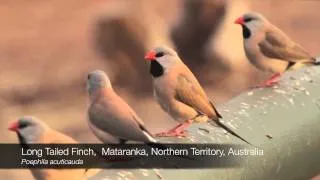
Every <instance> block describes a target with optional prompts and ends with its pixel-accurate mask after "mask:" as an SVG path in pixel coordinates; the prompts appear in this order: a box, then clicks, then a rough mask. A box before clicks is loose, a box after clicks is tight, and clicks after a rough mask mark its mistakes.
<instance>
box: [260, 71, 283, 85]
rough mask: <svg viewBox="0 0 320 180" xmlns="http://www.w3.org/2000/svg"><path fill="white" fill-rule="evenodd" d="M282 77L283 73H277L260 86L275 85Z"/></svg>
mask: <svg viewBox="0 0 320 180" xmlns="http://www.w3.org/2000/svg"><path fill="white" fill-rule="evenodd" d="M280 77H281V73H275V74H273V75H272V76H271V77H270V78H269V79H268V80H267V81H265V82H264V83H263V84H262V85H259V86H258V88H261V87H272V86H273V85H275V84H277V83H278V82H279V80H280Z"/></svg>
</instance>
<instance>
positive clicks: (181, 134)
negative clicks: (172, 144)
mask: <svg viewBox="0 0 320 180" xmlns="http://www.w3.org/2000/svg"><path fill="white" fill-rule="evenodd" d="M155 136H157V137H186V131H171V130H170V131H168V132H161V133H158V134H156V135H155Z"/></svg>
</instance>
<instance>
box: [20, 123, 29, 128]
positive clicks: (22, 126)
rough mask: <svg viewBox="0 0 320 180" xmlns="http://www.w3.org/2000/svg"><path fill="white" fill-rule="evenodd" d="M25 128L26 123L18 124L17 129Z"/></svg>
mask: <svg viewBox="0 0 320 180" xmlns="http://www.w3.org/2000/svg"><path fill="white" fill-rule="evenodd" d="M27 126H28V123H25V122H20V124H19V129H23V128H26V127H27Z"/></svg>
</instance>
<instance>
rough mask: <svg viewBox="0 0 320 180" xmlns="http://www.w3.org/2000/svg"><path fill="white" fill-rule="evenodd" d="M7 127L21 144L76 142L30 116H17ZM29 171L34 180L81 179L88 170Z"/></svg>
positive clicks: (85, 176)
mask: <svg viewBox="0 0 320 180" xmlns="http://www.w3.org/2000/svg"><path fill="white" fill-rule="evenodd" d="M9 129H10V130H11V131H15V132H16V133H17V135H18V137H19V142H20V143H21V144H77V143H78V142H77V141H75V140H74V139H72V138H71V137H69V136H67V135H65V134H62V133H60V132H58V131H55V130H53V129H51V128H50V127H49V126H48V125H47V124H45V123H44V122H43V121H41V120H39V119H37V118H35V117H31V116H24V117H21V118H19V120H18V121H16V122H14V123H12V124H11V126H10V127H9ZM30 171H31V173H32V175H33V177H34V178H35V179H36V180H61V179H68V180H82V179H86V178H87V177H88V176H87V175H88V172H87V171H86V170H85V169H31V170H30ZM94 171H95V170H94ZM91 172H92V171H90V173H91Z"/></svg>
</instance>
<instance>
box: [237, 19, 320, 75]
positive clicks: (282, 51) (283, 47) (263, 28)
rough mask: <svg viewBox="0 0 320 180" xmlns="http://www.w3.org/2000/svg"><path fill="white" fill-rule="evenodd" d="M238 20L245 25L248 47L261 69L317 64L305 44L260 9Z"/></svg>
mask: <svg viewBox="0 0 320 180" xmlns="http://www.w3.org/2000/svg"><path fill="white" fill-rule="evenodd" d="M235 23H237V24H240V25H241V26H242V29H243V37H244V50H245V53H246V55H247V57H248V59H249V61H250V62H251V63H252V64H253V65H254V66H255V67H257V68H258V69H260V70H262V71H267V72H273V73H282V72H284V71H286V70H288V69H295V68H297V67H300V66H302V65H307V64H317V62H316V58H314V57H312V56H311V55H310V54H309V53H308V52H307V51H306V50H305V49H304V48H303V47H302V46H301V45H299V44H297V43H296V42H294V41H293V40H291V39H290V38H289V37H288V36H287V35H286V34H285V33H283V32H282V31H281V30H280V29H279V28H277V27H276V26H274V25H273V24H271V23H270V22H269V21H268V20H267V19H266V18H265V17H263V16H262V15H261V14H258V13H246V14H244V15H243V16H241V17H239V18H238V19H237V20H236V21H235Z"/></svg>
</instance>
